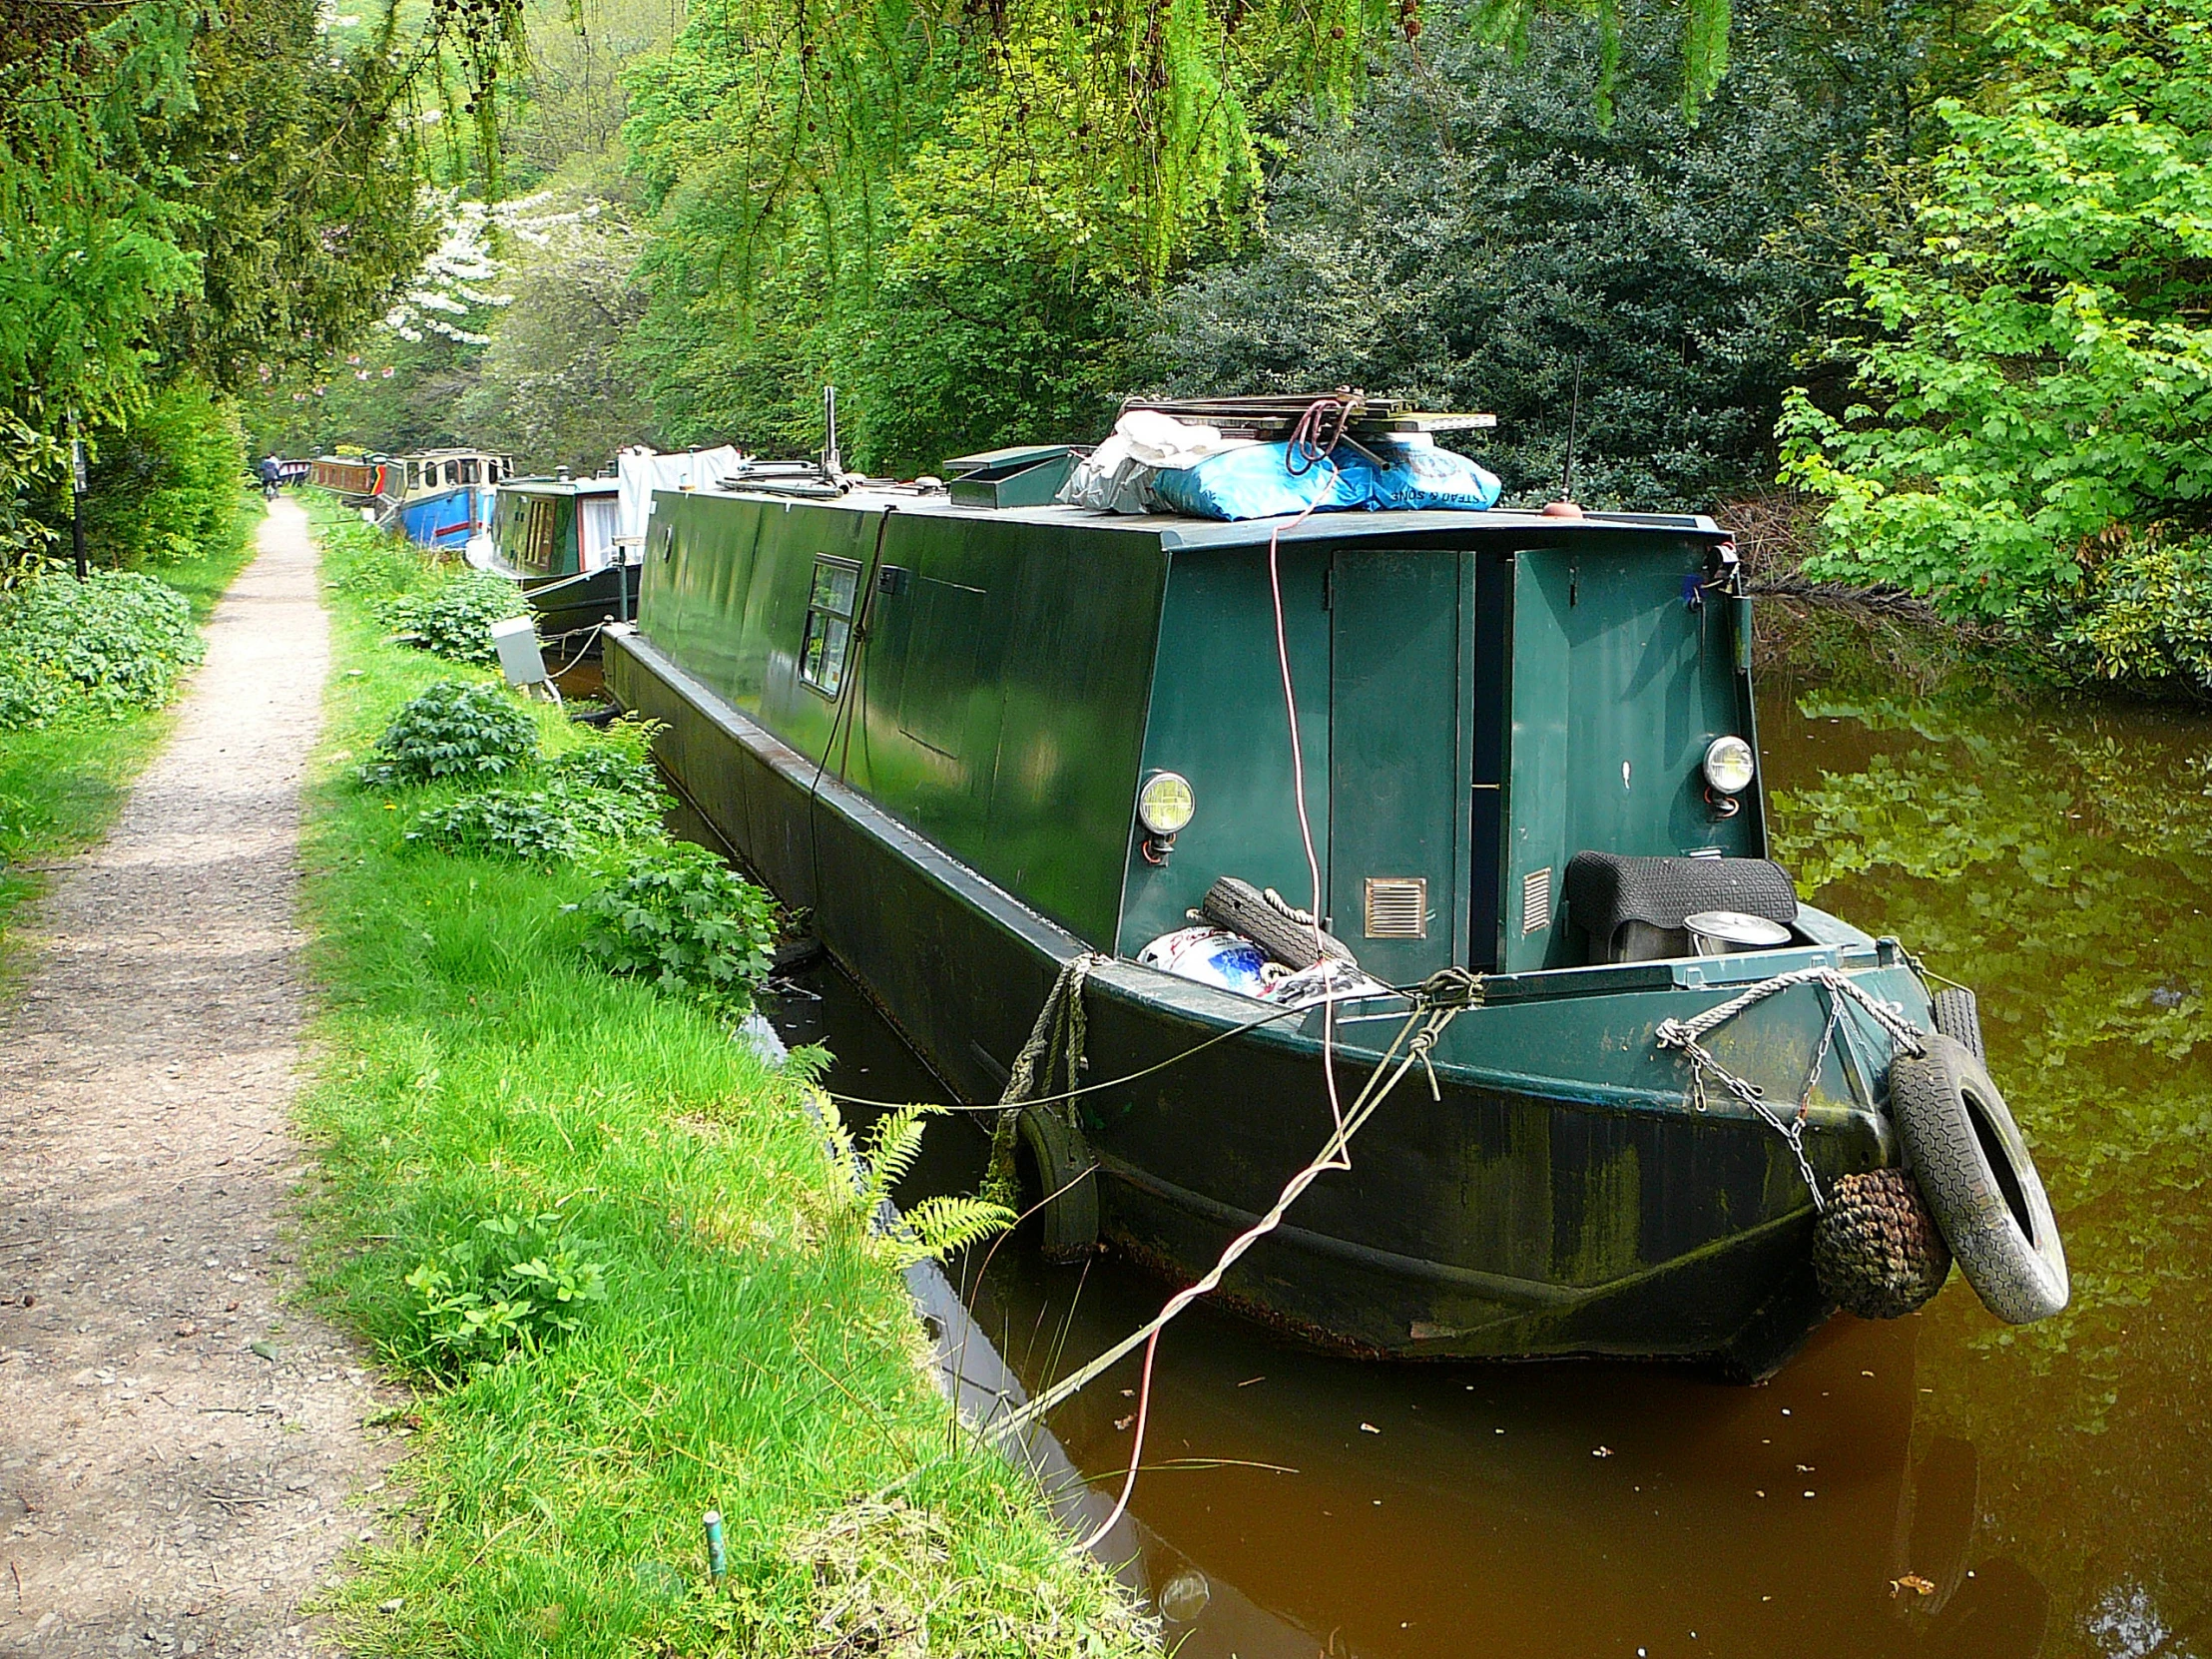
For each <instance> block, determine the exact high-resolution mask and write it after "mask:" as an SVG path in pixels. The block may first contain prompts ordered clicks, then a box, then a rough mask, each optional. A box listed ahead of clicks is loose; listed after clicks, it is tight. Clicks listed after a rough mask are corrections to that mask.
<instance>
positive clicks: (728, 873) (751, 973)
mask: <svg viewBox="0 0 2212 1659" xmlns="http://www.w3.org/2000/svg"><path fill="white" fill-rule="evenodd" d="M583 910H584V913H585V914H586V915H587V916H589V917H590V918H591V920H592V923H593V927H592V931H591V933H590V935H589V936H588V937H587V938H586V939H585V941H584V948H585V949H586V951H587V952H588V953H589V954H590V955H591V956H592V957H593V958H594V959H595V960H597V961H598V962H600V963H601V964H602V965H603V966H605V967H607V968H608V969H610V970H611V971H613V972H616V973H634V974H639V975H642V976H646V977H650V978H652V979H653V980H654V981H655V982H656V983H658V984H659V985H660V987H661V989H662V990H664V991H667V992H669V993H671V994H672V995H678V996H688V997H691V998H694V999H695V1000H697V1001H700V1002H704V1003H706V1004H708V1005H709V1006H710V1007H713V1008H716V1009H718V1010H720V1011H723V1012H725V1013H730V1014H742V1013H744V1012H745V1011H746V1010H747V1009H749V1008H750V1007H751V1006H752V1003H753V990H754V987H756V986H757V985H759V984H760V982H761V981H762V980H763V979H765V978H767V977H768V970H769V964H770V952H771V948H772V946H773V945H774V943H775V938H776V911H775V903H774V900H772V899H771V898H770V897H769V895H768V894H767V893H765V892H763V891H762V890H761V889H760V888H759V887H756V886H755V885H753V883H752V882H750V881H747V880H745V879H744V878H743V877H741V876H739V875H738V874H737V873H736V872H735V871H734V870H732V869H731V868H730V867H729V865H727V864H725V863H724V862H723V861H722V860H721V859H720V858H718V857H716V856H715V855H714V854H713V853H712V852H710V851H708V850H707V849H706V848H705V847H703V846H694V845H691V844H690V843H688V842H682V841H678V842H671V843H669V844H666V845H662V846H655V847H652V848H650V849H648V850H645V851H641V852H638V853H636V854H634V855H633V856H632V857H631V858H630V859H629V860H628V861H627V863H625V864H624V865H622V866H621V867H620V868H619V869H617V870H616V871H614V872H613V873H612V874H611V876H610V877H609V879H608V880H607V882H606V884H605V885H603V886H601V887H600V888H599V889H598V890H597V891H596V892H594V893H593V894H592V895H591V896H590V897H589V898H587V899H586V900H585V901H584V904H583Z"/></svg>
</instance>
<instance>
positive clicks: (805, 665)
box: [799, 558, 860, 697]
mask: <svg viewBox="0 0 2212 1659" xmlns="http://www.w3.org/2000/svg"><path fill="white" fill-rule="evenodd" d="M859 589H860V567H859V566H858V565H856V564H854V563H852V562H851V561H850V560H849V559H830V558H821V559H817V560H816V561H815V588H814V592H813V593H812V594H811V595H810V596H809V597H808V600H807V639H806V643H805V644H804V645H803V646H802V647H801V648H800V653H799V677H800V679H802V680H804V681H806V682H807V684H808V685H810V686H812V687H814V688H815V690H817V691H818V692H820V693H822V695H823V696H825V697H835V696H836V695H837V689H838V688H839V687H840V686H842V685H843V684H844V652H845V647H846V646H847V645H849V644H850V643H851V640H852V603H853V599H854V597H855V596H856V595H857V594H858V592H859Z"/></svg>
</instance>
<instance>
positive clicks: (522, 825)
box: [407, 789, 584, 859]
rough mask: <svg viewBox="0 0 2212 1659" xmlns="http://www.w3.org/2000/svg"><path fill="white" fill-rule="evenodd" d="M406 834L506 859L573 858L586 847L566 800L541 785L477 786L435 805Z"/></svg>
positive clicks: (444, 849)
mask: <svg viewBox="0 0 2212 1659" xmlns="http://www.w3.org/2000/svg"><path fill="white" fill-rule="evenodd" d="M407 839H408V840H410V841H420V842H422V843H423V844H424V845H426V846H434V847H436V848H437V849H438V850H439V851H440V852H477V853H491V854H496V855H498V856H500V857H504V858H543V859H555V858H573V857H575V856H576V854H577V853H579V852H581V851H582V850H583V847H584V838H583V836H582V835H581V834H579V833H578V831H577V829H576V825H575V822H574V820H573V818H572V817H571V815H570V813H569V811H568V803H566V802H564V801H559V800H556V799H555V798H554V797H552V796H550V795H548V794H546V793H545V792H544V791H543V790H517V789H497V790H479V791H477V792H476V793H475V794H474V795H464V796H462V797H461V798H460V799H459V800H458V801H449V802H447V803H446V804H445V805H444V806H442V807H432V808H431V809H430V810H429V811H427V812H425V813H423V814H422V815H421V816H420V817H419V818H417V819H416V820H415V821H414V823H413V824H412V825H410V826H408V829H407Z"/></svg>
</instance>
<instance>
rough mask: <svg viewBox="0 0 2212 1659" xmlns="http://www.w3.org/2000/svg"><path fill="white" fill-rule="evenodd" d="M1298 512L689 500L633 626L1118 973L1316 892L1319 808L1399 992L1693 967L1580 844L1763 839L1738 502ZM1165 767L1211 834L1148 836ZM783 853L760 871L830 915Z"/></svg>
mask: <svg viewBox="0 0 2212 1659" xmlns="http://www.w3.org/2000/svg"><path fill="white" fill-rule="evenodd" d="M1277 535H1278V526H1277V524H1274V523H1269V522H1258V523H1221V522H1209V521H1202V520H1196V519H1189V518H1181V517H1175V516H1170V515H1161V514H1148V515H1144V516H1140V517H1127V518H1117V517H1112V516H1107V515H1100V514H1096V513H1091V512H1085V511H1081V510H1078V509H1073V508H1065V507H1055V506H1026V507H1008V508H992V507H989V506H984V505H974V504H969V503H967V502H962V501H955V500H948V499H947V498H946V497H945V496H944V495H942V494H928V493H899V492H891V491H884V492H879V493H878V492H870V491H865V490H860V491H853V492H851V493H848V494H845V495H843V496H841V497H839V498H836V499H834V500H793V499H783V498H778V497H776V496H775V495H772V494H767V493H742V492H702V493H694V494H686V495H677V494H671V493H662V494H661V495H659V496H657V497H656V499H655V513H654V517H653V519H652V521H651V529H650V532H649V535H648V539H647V549H646V566H645V572H644V582H643V591H642V597H641V605H640V612H639V625H638V634H639V636H640V637H641V640H642V641H643V642H645V643H647V644H648V645H649V646H650V647H651V649H652V650H654V651H655V652H657V653H659V654H660V655H661V656H662V657H664V658H665V659H666V660H667V661H669V662H671V663H674V664H679V665H681V666H682V669H683V670H684V672H685V673H686V674H687V675H688V676H690V677H692V678H693V679H695V680H696V681H697V682H699V683H700V684H701V685H703V686H704V687H705V688H706V689H707V690H709V691H711V692H712V693H714V694H716V695H717V696H718V698H719V699H720V700H722V701H725V702H727V703H728V704H729V705H731V706H733V707H734V708H735V709H736V710H737V711H739V712H740V713H742V714H743V715H745V716H747V717H749V718H750V719H751V720H752V721H754V722H757V723H758V724H759V725H760V726H761V727H764V728H766V730H767V731H768V732H769V733H771V734H773V735H774V737H775V738H776V739H778V740H780V741H781V742H782V743H783V744H786V745H789V746H790V747H791V748H792V749H795V750H797V751H798V752H799V753H800V754H801V755H803V756H804V757H806V759H807V762H808V764H809V765H810V766H818V767H823V768H825V769H826V770H827V771H828V772H829V773H830V775H832V776H833V777H835V778H837V779H839V780H841V781H842V782H843V783H844V784H846V785H848V786H850V787H851V788H852V789H854V790H856V791H858V792H859V793H860V794H861V795H862V796H864V797H866V798H868V799H869V800H870V801H872V802H874V803H876V804H877V805H878V806H880V807H881V808H882V809H883V810H884V811H885V812H887V813H888V814H890V815H891V817H892V818H894V819H895V820H897V821H898V822H899V823H901V824H903V825H905V826H907V827H908V828H910V829H911V830H914V831H916V832H918V833H919V834H920V835H921V836H923V837H924V838H925V839H926V840H927V841H929V842H931V843H934V845H936V846H937V847H941V848H942V849H944V850H945V851H946V852H948V853H950V854H951V855H952V857H954V858H955V859H957V860H959V861H960V862H961V863H964V864H966V865H968V866H969V867H971V868H972V869H974V870H976V871H977V872H979V873H980V874H982V875H983V876H985V877H986V878H988V879H989V880H990V881H991V882H993V883H994V884H996V885H997V886H999V887H1001V888H1003V889H1004V890H1005V891H1006V892H1008V893H1010V894H1012V895H1013V896H1014V897H1015V898H1017V899H1018V900H1020V901H1021V902H1022V903H1023V904H1025V905H1027V906H1030V907H1031V908H1033V909H1034V910H1036V911H1038V912H1041V913H1042V914H1043V915H1044V916H1046V917H1048V918H1049V919H1051V920H1052V921H1054V922H1057V923H1059V924H1060V925H1061V926H1062V927H1064V928H1066V929H1067V930H1068V931H1070V932H1072V933H1073V934H1075V935H1077V936H1078V937H1080V938H1081V939H1082V940H1084V941H1085V942H1086V943H1087V944H1089V945H1090V946H1091V947H1092V948H1094V949H1097V950H1101V951H1105V952H1108V953H1110V954H1114V955H1117V956H1120V957H1123V958H1130V957H1134V956H1135V955H1136V954H1137V953H1138V952H1139V951H1140V950H1141V949H1142V948H1143V947H1144V946H1145V945H1146V944H1147V942H1149V941H1151V940H1153V939H1155V938H1157V937H1159V936H1161V935H1164V934H1167V933H1170V932H1173V931H1175V930H1176V929H1178V928H1181V927H1184V926H1186V925H1188V913H1189V912H1190V911H1191V910H1192V909H1193V908H1194V907H1195V906H1197V905H1198V904H1199V902H1200V900H1201V898H1202V897H1203V896H1204V895H1205V893H1206V891H1207V889H1208V887H1209V886H1210V885H1211V884H1212V883H1213V881H1214V880H1215V879H1216V878H1217V877H1219V876H1222V875H1237V876H1240V877H1242V878H1244V879H1245V880H1248V881H1250V882H1252V883H1253V884H1254V885H1255V886H1258V887H1263V888H1266V887H1273V888H1275V889H1277V890H1278V891H1280V892H1281V893H1283V894H1284V895H1286V896H1287V897H1289V898H1291V899H1292V900H1294V901H1296V902H1299V903H1304V902H1305V901H1306V898H1307V896H1308V894H1309V893H1310V892H1311V891H1312V876H1311V875H1310V873H1309V866H1308V861H1307V851H1306V832H1307V830H1310V831H1311V835H1312V844H1313V852H1314V858H1315V860H1316V862H1317V863H1318V864H1319V866H1320V870H1321V875H1322V882H1323V892H1324V896H1325V911H1326V915H1325V921H1326V924H1327V925H1328V926H1329V927H1330V928H1331V929H1332V930H1333V931H1334V932H1336V933H1337V934H1338V935H1339V936H1341V937H1342V938H1344V939H1345V940H1346V942H1347V943H1348V944H1350V945H1351V946H1352V948H1353V949H1354V951H1355V952H1356V953H1357V954H1358V956H1359V959H1360V962H1361V964H1362V966H1363V967H1365V968H1366V969H1367V970H1368V971H1369V972H1371V973H1372V974H1374V975H1375V976H1376V977H1377V978H1380V979H1383V980H1384V981H1385V982H1388V983H1392V984H1406V983H1410V982H1412V981H1415V980H1418V979H1420V978H1422V977H1424V976H1425V975H1427V974H1429V973H1431V972H1434V971H1435V970H1436V969H1438V968H1441V967H1444V966H1447V965H1452V964H1456V965H1460V966H1464V967H1469V968H1474V969H1478V970H1483V971H1500V972H1523V971H1528V970H1540V969H1549V968H1561V967H1568V966H1575V965H1581V964H1585V963H1588V962H1592V961H1607V960H1615V959H1619V958H1620V957H1621V956H1622V955H1623V954H1624V953H1625V954H1627V955H1640V956H1648V955H1655V954H1662V953H1682V952H1681V949H1680V945H1679V941H1674V942H1673V948H1672V949H1671V950H1670V946H1669V943H1668V941H1664V940H1662V941H1658V943H1657V944H1656V945H1655V944H1654V942H1653V941H1651V940H1649V939H1645V940H1643V941H1642V942H1641V944H1639V943H1638V942H1637V938H1636V936H1635V935H1634V932H1633V930H1632V929H1630V930H1628V931H1626V932H1623V931H1621V930H1619V929H1616V928H1615V927H1614V926H1613V925H1611V918H1610V917H1606V918H1600V917H1599V916H1597V915H1596V914H1595V913H1594V912H1593V914H1592V915H1590V916H1587V917H1576V916H1573V915H1571V914H1570V913H1569V905H1568V893H1567V879H1566V875H1567V869H1568V865H1569V863H1570V861H1572V860H1573V859H1574V857H1575V855H1576V854H1577V853H1581V852H1594V853H1609V854H1628V855H1651V854H1663V855H1675V856H1687V857H1691V858H1731V859H1738V858H1761V857H1764V855H1765V853H1766V828H1765V822H1764V817H1763V811H1762V804H1761V799H1760V791H1759V789H1758V788H1757V783H1756V780H1755V779H1754V778H1753V777H1752V776H1751V771H1750V766H1749V763H1748V761H1746V762H1745V764H1744V766H1743V769H1742V771H1741V773H1740V775H1736V774H1729V775H1725V776H1723V777H1721V778H1720V779H1719V781H1718V782H1716V780H1715V778H1714V777H1713V776H1711V774H1712V773H1713V770H1714V769H1713V765H1712V763H1713V761H1714V758H1715V755H1716V748H1715V746H1716V745H1717V744H1721V743H1722V740H1740V741H1741V743H1742V745H1744V746H1745V747H1744V748H1743V750H1742V751H1741V754H1742V755H1744V756H1747V757H1748V756H1749V755H1752V754H1755V753H1756V747H1757V742H1756V733H1755V732H1754V731H1753V726H1752V721H1753V712H1752V700H1751V690H1750V676H1749V638H1750V633H1749V629H1750V622H1749V609H1748V601H1745V600H1742V599H1740V598H1737V597H1734V589H1735V587H1736V584H1735V582H1734V581H1733V579H1732V578H1733V564H1734V554H1733V549H1732V548H1731V547H1730V546H1729V544H1728V542H1727V538H1726V536H1725V534H1724V533H1723V532H1722V531H1721V530H1720V529H1719V528H1718V527H1717V526H1716V525H1715V524H1714V523H1713V522H1712V521H1711V520H1710V519H1706V518H1702V517H1691V516H1676V515H1598V514H1592V515H1590V516H1589V517H1587V518H1583V519H1557V518H1547V517H1542V516H1537V515H1532V514H1522V513H1514V512H1502V511H1492V512H1488V513H1465V512H1395V511H1393V512H1377V513H1342V514H1331V515H1316V516H1314V517H1313V518H1310V519H1308V520H1307V521H1306V522H1304V523H1303V524H1299V525H1297V526H1296V527H1295V528H1286V529H1282V530H1280V534H1279V545H1278V546H1277V548H1276V551H1275V553H1274V556H1273V557H1272V558H1271V550H1270V549H1271V538H1275V537H1277ZM1279 614H1280V624H1281V634H1282V640H1283V643H1284V648H1285V651H1284V654H1283V655H1279V652H1278V646H1277V639H1278V632H1277V630H1278V616H1279ZM1286 656H1287V664H1286V661H1285V657H1286ZM1286 667H1287V669H1288V674H1289V677H1290V679H1291V682H1292V684H1293V685H1294V686H1295V688H1296V694H1297V704H1298V713H1299V739H1300V747H1301V749H1302V752H1303V754H1302V760H1303V770H1304V777H1305V807H1306V815H1305V817H1306V824H1305V826H1304V827H1302V825H1301V823H1300V819H1299V815H1298V814H1297V813H1296V812H1295V811H1294V810H1293V807H1294V802H1293V797H1292V794H1291V790H1290V787H1289V782H1288V781H1289V780H1290V778H1291V776H1292V774H1293V767H1294V762H1293V752H1292V744H1291V733H1290V727H1289V723H1288V721H1287V719H1286V716H1285V707H1284V689H1283V688H1284V678H1285V672H1286ZM649 712H650V711H649ZM1720 753H1725V754H1728V755H1729V756H1730V757H1731V758H1732V759H1733V758H1734V757H1735V755H1736V753H1737V752H1736V751H1735V750H1734V749H1733V748H1732V747H1731V746H1729V745H1723V746H1722V750H1721V751H1720ZM1170 775H1172V776H1173V777H1174V778H1176V779H1180V780H1182V781H1183V784H1184V785H1185V786H1186V787H1187V794H1188V798H1189V812H1188V822H1187V824H1183V825H1181V826H1180V827H1179V828H1176V829H1173V830H1169V831H1168V832H1166V833H1158V832H1155V831H1154V830H1152V829H1150V828H1148V826H1147V824H1146V823H1145V822H1144V821H1143V817H1142V815H1141V814H1140V792H1141V791H1144V790H1145V789H1146V786H1147V785H1148V784H1149V783H1151V782H1152V781H1154V780H1157V779H1160V778H1163V777H1167V776H1170ZM692 787H693V788H694V789H700V788H710V787H712V786H711V784H702V783H700V782H699V781H697V780H694V781H693V783H692ZM1170 793H1171V794H1172V793H1174V792H1173V791H1172V789H1171V791H1170ZM729 811H731V812H738V811H740V808H739V807H737V806H732V807H731V808H730V809H729ZM710 816H719V815H715V814H713V813H711V814H710ZM775 839H776V840H777V841H780V842H782V843H784V844H789V843H790V841H791V837H788V836H785V837H776V838H775ZM755 856H756V858H757V860H758V859H759V858H761V857H763V856H765V857H766V858H767V860H768V861H769V862H772V863H776V864H778V865H781V864H782V862H783V861H784V860H783V858H782V856H781V855H779V854H777V853H776V852H774V851H773V850H771V851H769V852H767V853H766V854H755ZM790 865H791V867H789V868H788V869H787V868H783V867H776V868H767V869H764V871H763V873H764V874H765V875H766V876H767V877H768V878H769V880H770V882H771V884H772V885H774V886H776V887H777V888H778V890H779V891H781V892H783V893H784V894H785V895H786V897H787V898H788V899H790V900H791V901H792V902H795V903H801V904H806V903H830V904H835V903H836V902H837V900H836V899H835V898H834V897H833V896H832V895H830V894H829V893H828V892H827V891H825V892H823V893H817V892H816V891H815V890H814V889H815V886H816V874H815V872H814V870H813V868H812V867H811V863H810V860H809V859H808V858H806V857H803V856H800V855H798V854H796V853H795V854H793V855H792V857H791V859H790ZM831 874H832V872H830V871H827V870H826V871H824V872H823V873H822V875H821V881H822V883H823V885H824V887H825V888H827V887H828V885H829V884H830V880H831ZM1623 940H1626V943H1625V944H1624V943H1623V942H1622V941H1623Z"/></svg>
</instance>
